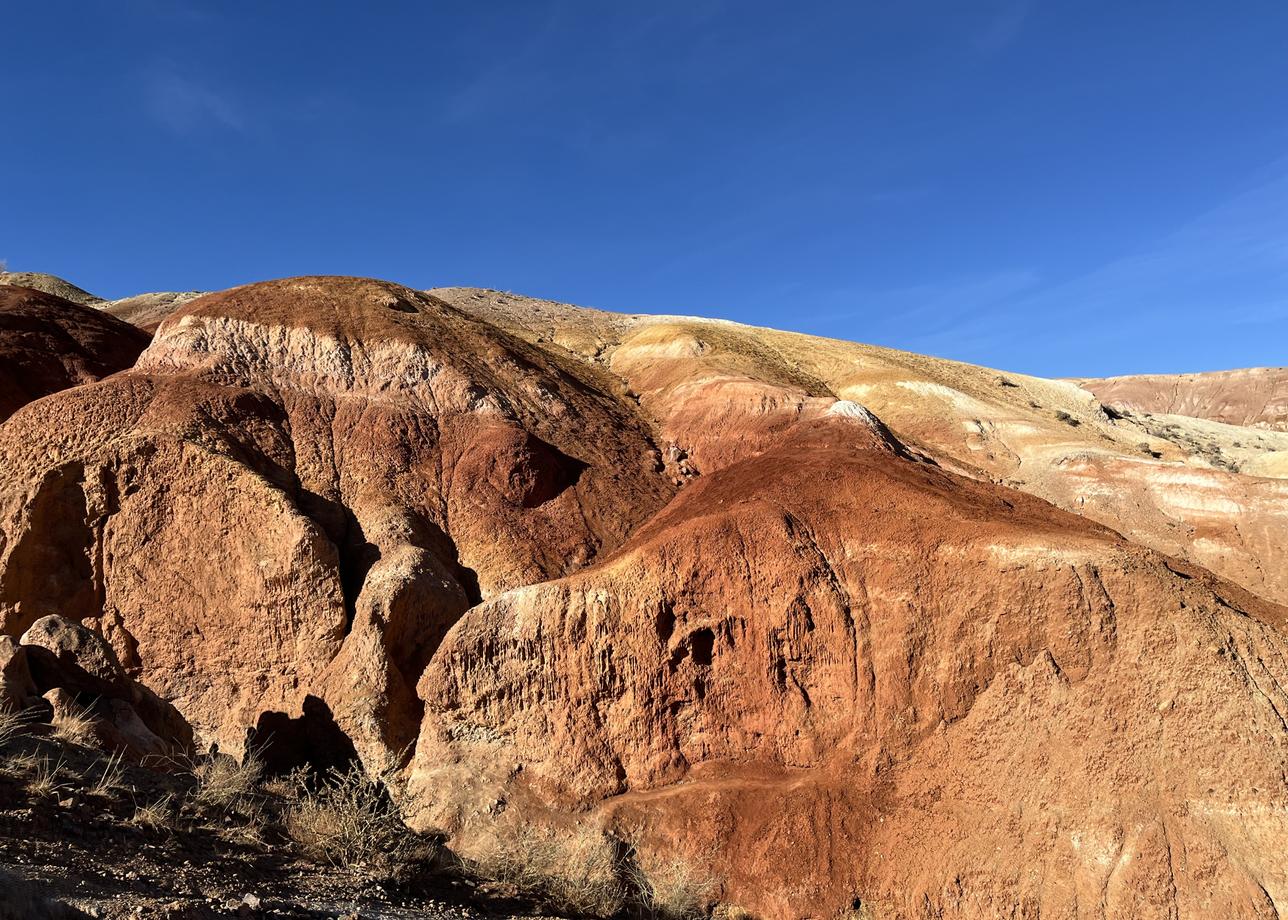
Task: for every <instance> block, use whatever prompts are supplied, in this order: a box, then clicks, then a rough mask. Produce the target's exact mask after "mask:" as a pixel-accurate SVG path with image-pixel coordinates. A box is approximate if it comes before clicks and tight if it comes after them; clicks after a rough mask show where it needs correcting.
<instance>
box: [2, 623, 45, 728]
mask: <svg viewBox="0 0 1288 920" xmlns="http://www.w3.org/2000/svg"><path fill="white" fill-rule="evenodd" d="M39 699H40V692H39V691H38V690H37V689H36V683H35V681H34V680H32V677H31V668H30V667H29V665H28V662H27V650H26V649H25V648H23V647H22V646H21V645H19V644H18V643H17V642H15V641H14V640H13V638H12V637H10V636H0V709H9V710H25V709H29V708H30V707H32V706H33V705H36V701H37V700H39Z"/></svg>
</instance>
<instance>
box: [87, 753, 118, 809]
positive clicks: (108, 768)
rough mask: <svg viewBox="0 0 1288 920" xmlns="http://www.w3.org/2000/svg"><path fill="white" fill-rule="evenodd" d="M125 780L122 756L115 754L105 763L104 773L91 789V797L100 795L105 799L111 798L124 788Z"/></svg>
mask: <svg viewBox="0 0 1288 920" xmlns="http://www.w3.org/2000/svg"><path fill="white" fill-rule="evenodd" d="M124 779H125V765H124V764H123V763H121V755H120V754H119V753H118V754H115V755H113V756H111V757H109V758H107V760H106V761H104V762H103V772H102V774H101V775H100V776H99V778H98V779H97V780H95V781H94V784H93V785H92V786H90V787H89V793H90V795H99V796H103V797H104V798H111V797H112V796H114V795H115V794H116V793H117V791H118V790H120V789H122V788H123V783H122V781H123V780H124Z"/></svg>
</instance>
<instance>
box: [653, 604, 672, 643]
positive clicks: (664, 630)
mask: <svg viewBox="0 0 1288 920" xmlns="http://www.w3.org/2000/svg"><path fill="white" fill-rule="evenodd" d="M674 632H675V611H674V610H672V609H671V605H670V604H668V603H667V602H666V601H663V602H662V603H661V604H659V605H658V610H657V637H658V639H660V640H661V642H662V644H663V645H665V644H666V643H667V642H670V641H671V635H672V634H673V633H674Z"/></svg>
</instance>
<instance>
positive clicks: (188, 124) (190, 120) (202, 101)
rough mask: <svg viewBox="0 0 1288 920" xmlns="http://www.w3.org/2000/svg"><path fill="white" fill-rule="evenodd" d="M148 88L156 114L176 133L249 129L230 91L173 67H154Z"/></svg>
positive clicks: (150, 108) (148, 101)
mask: <svg viewBox="0 0 1288 920" xmlns="http://www.w3.org/2000/svg"><path fill="white" fill-rule="evenodd" d="M146 92H147V105H148V110H149V111H150V112H151V113H152V115H153V117H155V118H156V119H157V120H158V121H160V122H161V123H162V124H163V125H165V126H166V127H167V128H169V129H170V130H171V131H174V132H175V133H177V134H194V133H198V132H202V131H208V130H212V129H214V130H222V131H235V132H242V131H245V130H246V118H245V113H244V112H243V110H242V108H241V106H239V105H238V104H237V102H236V101H235V100H234V99H233V97H232V96H231V95H230V94H229V93H227V92H225V91H222V90H219V89H216V88H215V87H214V86H211V85H209V84H207V83H204V82H201V81H198V80H194V79H192V78H190V77H187V76H185V75H184V74H181V73H179V72H178V71H177V70H175V69H174V68H171V67H161V68H158V69H156V70H154V71H153V72H152V73H151V74H150V75H149V76H148V80H147V88H146Z"/></svg>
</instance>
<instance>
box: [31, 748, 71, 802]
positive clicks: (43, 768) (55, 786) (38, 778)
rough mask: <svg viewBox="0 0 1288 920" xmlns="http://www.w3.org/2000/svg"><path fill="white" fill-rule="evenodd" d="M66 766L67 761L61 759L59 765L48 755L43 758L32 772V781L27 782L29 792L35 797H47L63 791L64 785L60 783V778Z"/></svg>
mask: <svg viewBox="0 0 1288 920" xmlns="http://www.w3.org/2000/svg"><path fill="white" fill-rule="evenodd" d="M66 766H67V763H66V761H64V760H63V759H62V758H61V757H60V758H59V759H58V762H57V763H55V762H54V761H52V760H50V759H49V757H48V756H47V755H46V756H44V757H41V758H40V760H39V761H38V762H37V763H36V765H35V768H34V769H33V770H32V774H31V779H29V780H27V792H29V793H30V794H31V795H34V796H47V795H53V794H54V793H56V792H58V791H59V790H60V789H62V783H60V782H59V781H58V777H59V775H60V774H61V773H62V771H63V768H64V767H66Z"/></svg>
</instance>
